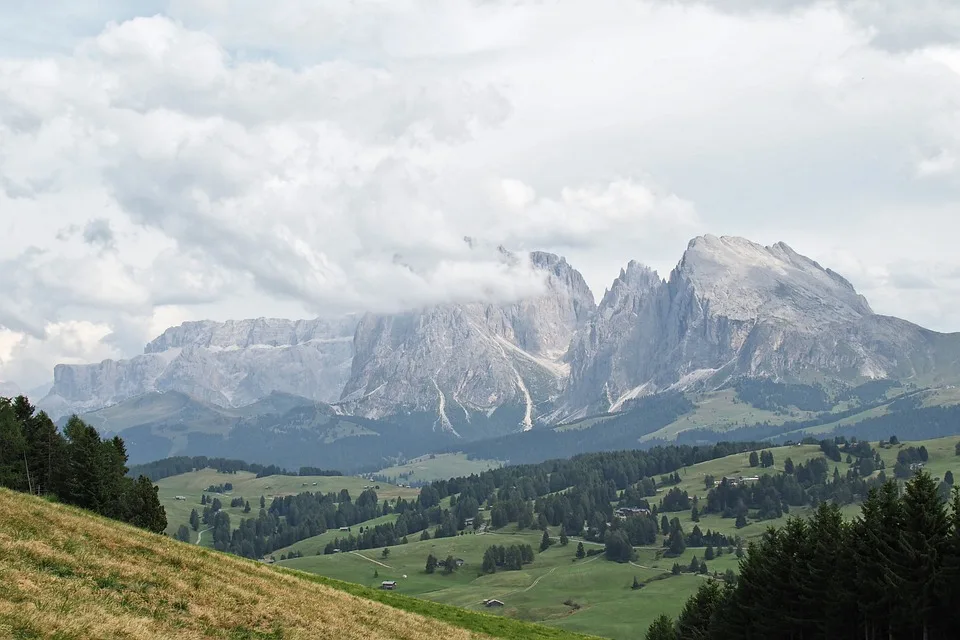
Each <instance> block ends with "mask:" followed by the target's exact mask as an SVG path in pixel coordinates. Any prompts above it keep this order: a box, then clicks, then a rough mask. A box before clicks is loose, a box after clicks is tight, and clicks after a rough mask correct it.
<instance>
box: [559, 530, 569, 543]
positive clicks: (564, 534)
mask: <svg viewBox="0 0 960 640" xmlns="http://www.w3.org/2000/svg"><path fill="white" fill-rule="evenodd" d="M569 542H570V539H569V538H567V532H566V531H565V530H564V529H561V530H560V546H561V547H565V546H567V543H569Z"/></svg>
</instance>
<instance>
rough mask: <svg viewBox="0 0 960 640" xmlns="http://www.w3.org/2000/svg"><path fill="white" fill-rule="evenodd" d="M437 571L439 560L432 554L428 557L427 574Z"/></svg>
mask: <svg viewBox="0 0 960 640" xmlns="http://www.w3.org/2000/svg"><path fill="white" fill-rule="evenodd" d="M436 570H437V558H436V556H434V555H433V554H432V553H431V554H430V555H428V556H427V567H426V571H427V573H433V572H435V571H436Z"/></svg>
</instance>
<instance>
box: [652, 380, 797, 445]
mask: <svg viewBox="0 0 960 640" xmlns="http://www.w3.org/2000/svg"><path fill="white" fill-rule="evenodd" d="M736 396H737V394H736V391H734V390H733V389H722V390H720V391H711V392H709V393H705V394H702V395H699V396H696V397H693V398H691V399H692V400H693V402H694V403H695V404H696V405H697V408H696V410H694V411H692V412H691V413H688V414H687V415H684V416H681V417H680V418H678V419H677V420H676V421H674V422H672V423H670V424H668V425H667V426H665V427H664V428H662V429H660V430H659V431H655V432H653V433H651V434H648V435H646V436H643V437H642V438H640V440H641V442H644V441H647V440H651V439H654V438H661V439H666V440H670V439H672V438H675V437H676V436H677V434H678V433H680V432H681V431H686V430H688V429H703V428H708V429H713V430H714V431H727V430H729V429H735V428H737V427H743V426H747V425H751V424H757V423H759V422H766V423H769V424H782V423H784V422H787V421H788V420H802V419H804V418H807V417H809V416H811V415H812V414H810V413H808V412H805V411H795V412H794V413H795V414H796V415H793V416H791V415H789V414H786V413H782V414H779V415H778V414H777V413H776V412H773V411H766V410H764V409H757V408H756V407H753V406H751V405H750V404H748V403H746V402H734V401H735V400H736Z"/></svg>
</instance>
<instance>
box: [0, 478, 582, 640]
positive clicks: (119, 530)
mask: <svg viewBox="0 0 960 640" xmlns="http://www.w3.org/2000/svg"><path fill="white" fill-rule="evenodd" d="M0 512H2V513H3V514H4V517H3V518H0V637H4V638H54V637H56V638H60V639H61V640H66V639H74V638H75V639H78V640H79V639H81V638H94V637H97V638H102V637H124V638H133V639H141V638H143V639H146V638H150V639H156V638H188V639H190V638H237V639H239V638H281V637H282V638H286V639H297V638H304V639H306V638H363V639H364V640H366V639H369V638H410V639H411V640H419V639H426V638H438V637H443V638H458V639H466V638H481V637H501V638H562V637H569V636H565V635H563V634H559V633H558V632H557V631H556V630H553V629H547V628H540V627H536V626H531V625H525V624H523V623H519V622H517V621H514V620H505V619H502V618H497V617H494V616H488V615H483V614H479V613H470V612H462V611H457V610H451V609H448V608H445V607H439V606H437V605H433V604H432V603H426V602H421V601H417V600H413V599H409V598H403V597H401V596H396V595H394V594H383V595H380V594H377V593H370V592H367V591H365V590H362V589H358V588H356V587H353V586H350V585H340V584H338V583H334V582H332V581H326V580H322V579H317V578H315V577H311V576H305V575H302V574H294V573H292V572H281V571H277V570H275V569H272V568H270V567H268V566H266V565H263V564H260V563H256V562H252V561H248V560H243V559H240V558H236V557H232V556H227V555H224V554H218V553H215V552H211V551H208V550H206V549H199V548H197V547H196V546H195V545H186V544H181V543H178V542H174V541H173V540H170V539H169V538H166V537H163V536H158V535H155V534H151V533H147V532H145V531H142V530H139V529H135V528H133V527H129V526H127V525H123V524H120V523H117V522H113V521H110V520H106V519H104V518H100V517H97V516H94V515H92V514H89V513H87V512H83V511H81V510H78V509H74V508H71V507H66V506H63V505H57V504H53V503H49V502H46V501H44V500H42V499H39V498H35V497H32V496H28V495H25V494H18V493H13V492H10V491H7V490H5V489H0ZM341 587H342V588H341ZM358 596H360V597H358ZM374 600H380V601H381V602H375V601H374ZM384 603H385V604H384ZM386 605H391V606H386ZM444 620H445V621H447V622H443V621H444ZM484 634H487V635H484Z"/></svg>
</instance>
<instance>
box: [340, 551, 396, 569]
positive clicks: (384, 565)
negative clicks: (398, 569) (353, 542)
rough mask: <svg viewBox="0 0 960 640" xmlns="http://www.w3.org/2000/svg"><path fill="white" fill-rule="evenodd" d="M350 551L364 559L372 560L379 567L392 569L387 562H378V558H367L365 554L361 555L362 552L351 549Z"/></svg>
mask: <svg viewBox="0 0 960 640" xmlns="http://www.w3.org/2000/svg"><path fill="white" fill-rule="evenodd" d="M350 553H352V554H353V555H355V556H359V557H361V558H363V559H364V560H369V561H370V562H372V563H373V564H378V565H380V566H381V567H386V568H387V569H393V567H391V566H390V565H388V564H383V563H382V562H380V561H379V560H374V559H373V558H368V557H367V556H365V555H363V554H362V553H359V552H357V551H351V552H350Z"/></svg>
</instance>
